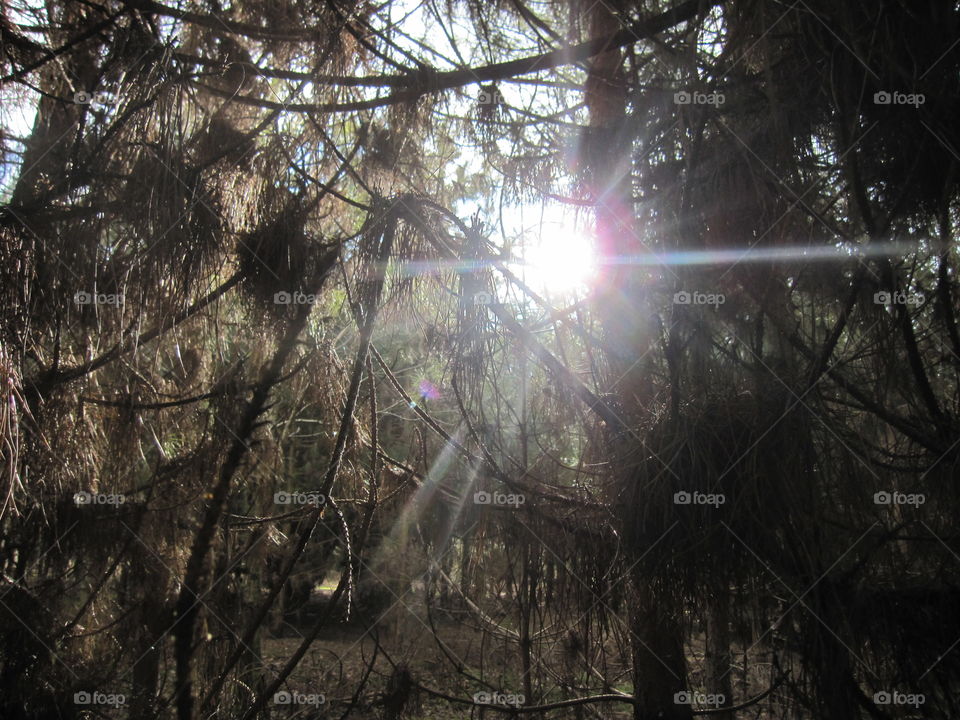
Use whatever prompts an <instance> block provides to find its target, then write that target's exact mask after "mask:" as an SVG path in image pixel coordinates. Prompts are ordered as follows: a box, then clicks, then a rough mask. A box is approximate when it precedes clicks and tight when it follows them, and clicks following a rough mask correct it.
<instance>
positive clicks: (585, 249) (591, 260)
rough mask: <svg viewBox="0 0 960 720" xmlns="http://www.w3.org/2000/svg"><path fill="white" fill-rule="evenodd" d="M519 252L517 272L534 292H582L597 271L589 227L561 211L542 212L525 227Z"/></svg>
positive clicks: (594, 250)
mask: <svg viewBox="0 0 960 720" xmlns="http://www.w3.org/2000/svg"><path fill="white" fill-rule="evenodd" d="M520 253H521V257H522V260H523V262H522V263H521V264H520V266H519V268H518V270H519V274H520V275H521V277H522V278H523V279H524V281H525V282H526V283H527V284H528V285H530V287H531V288H533V289H534V290H535V291H537V292H542V293H546V294H548V295H568V294H582V293H584V292H586V291H587V289H588V288H589V285H590V282H591V281H592V280H594V278H595V277H596V274H597V257H596V249H595V245H594V242H593V238H592V236H591V234H590V232H589V230H588V229H587V228H585V227H584V226H583V225H581V224H578V223H577V222H576V221H575V219H574V218H573V217H572V216H569V215H566V214H565V213H562V212H553V213H550V214H549V215H547V214H546V213H545V214H544V217H543V222H542V223H538V224H537V225H535V226H533V227H532V228H529V229H528V230H527V232H525V233H524V238H523V246H522V248H520Z"/></svg>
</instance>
